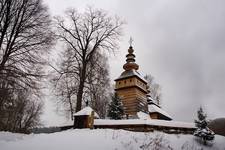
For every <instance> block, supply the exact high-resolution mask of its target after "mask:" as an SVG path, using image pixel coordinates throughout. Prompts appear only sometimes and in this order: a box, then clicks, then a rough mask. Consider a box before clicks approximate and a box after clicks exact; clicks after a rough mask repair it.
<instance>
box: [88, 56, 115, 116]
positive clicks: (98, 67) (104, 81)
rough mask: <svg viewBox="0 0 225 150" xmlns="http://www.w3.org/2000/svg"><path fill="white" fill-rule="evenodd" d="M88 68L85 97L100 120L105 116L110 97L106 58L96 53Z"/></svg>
mask: <svg viewBox="0 0 225 150" xmlns="http://www.w3.org/2000/svg"><path fill="white" fill-rule="evenodd" d="M90 64H91V66H89V67H88V68H89V70H88V71H87V72H88V76H87V84H86V87H87V93H88V95H87V97H86V99H87V100H88V99H89V101H90V105H91V106H92V108H93V109H94V110H95V111H96V112H97V113H98V114H99V116H100V117H101V118H105V117H106V115H107V107H108V103H109V101H110V99H111V96H110V91H111V87H110V78H109V65H108V59H107V57H106V56H104V55H102V54H100V53H98V52H97V53H96V54H95V56H94V57H93V59H92V63H90Z"/></svg>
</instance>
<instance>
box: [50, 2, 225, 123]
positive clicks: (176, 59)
mask: <svg viewBox="0 0 225 150" xmlns="http://www.w3.org/2000/svg"><path fill="white" fill-rule="evenodd" d="M58 2H59V1H54V4H53V0H47V3H48V4H49V7H50V8H51V11H52V13H53V14H54V13H55V14H56V11H61V9H60V5H56V4H57V3H58ZM63 3H64V5H65V6H64V7H67V6H68V7H84V6H85V5H86V4H93V3H94V5H95V7H97V8H103V9H106V10H108V11H110V13H112V14H113V13H114V14H117V15H119V16H121V17H122V18H124V19H125V20H126V21H127V25H126V26H125V33H124V37H123V41H122V42H121V48H120V51H118V52H117V58H114V57H111V59H110V63H111V65H110V66H111V77H112V79H115V78H116V77H118V76H119V75H120V73H121V72H122V65H123V64H124V62H125V55H126V53H127V48H128V42H127V41H128V39H129V36H130V35H132V36H133V38H134V49H135V54H136V56H137V62H138V64H139V65H140V72H142V73H143V74H146V73H150V74H152V75H153V76H154V77H155V79H156V81H157V82H158V83H159V84H160V85H161V86H162V94H163V99H162V103H163V108H164V109H165V110H167V111H168V112H169V113H170V114H172V115H173V116H174V118H175V119H176V120H184V121H193V119H194V118H195V116H196V110H197V108H198V107H199V106H200V105H201V106H203V107H204V108H205V109H206V111H207V113H208V115H209V117H210V118H216V117H221V116H223V117H224V116H225V109H224V105H225V92H224V89H225V19H224V18H225V9H224V6H225V1H223V0H216V1H211V0H198V1H196V0H182V1H181V0H168V1H164V0H142V1H138V0H132V1H131V0H123V1H119V0H118V1H115V0H114V1H110V2H108V1H107V2H105V1H104V0H97V1H91V0H86V1H82V0H80V1H76V2H74V3H72V1H69V2H68V3H67V2H65V1H64V2H63ZM79 4H82V6H80V5H79ZM64 7H63V8H64ZM58 9H59V10H58Z"/></svg>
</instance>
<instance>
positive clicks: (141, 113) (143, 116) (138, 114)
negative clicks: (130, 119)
mask: <svg viewBox="0 0 225 150" xmlns="http://www.w3.org/2000/svg"><path fill="white" fill-rule="evenodd" d="M137 116H138V118H139V119H144V120H145V119H151V118H150V116H149V114H146V113H144V112H142V111H139V112H137Z"/></svg>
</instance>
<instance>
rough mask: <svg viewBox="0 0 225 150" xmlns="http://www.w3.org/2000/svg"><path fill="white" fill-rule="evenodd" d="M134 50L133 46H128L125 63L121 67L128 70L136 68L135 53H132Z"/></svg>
mask: <svg viewBox="0 0 225 150" xmlns="http://www.w3.org/2000/svg"><path fill="white" fill-rule="evenodd" d="M133 52H134V50H133V47H132V46H130V47H129V49H128V54H127V55H126V57H127V59H126V62H127V63H126V64H124V65H123V69H124V70H126V71H128V70H132V69H134V70H138V68H139V66H138V64H136V63H135V55H134V54H133Z"/></svg>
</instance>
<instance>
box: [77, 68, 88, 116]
mask: <svg viewBox="0 0 225 150" xmlns="http://www.w3.org/2000/svg"><path fill="white" fill-rule="evenodd" d="M85 77H86V65H83V68H82V71H81V76H80V83H79V88H78V93H77V105H76V112H78V111H80V110H81V105H82V98H83V92H84V83H85Z"/></svg>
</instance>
